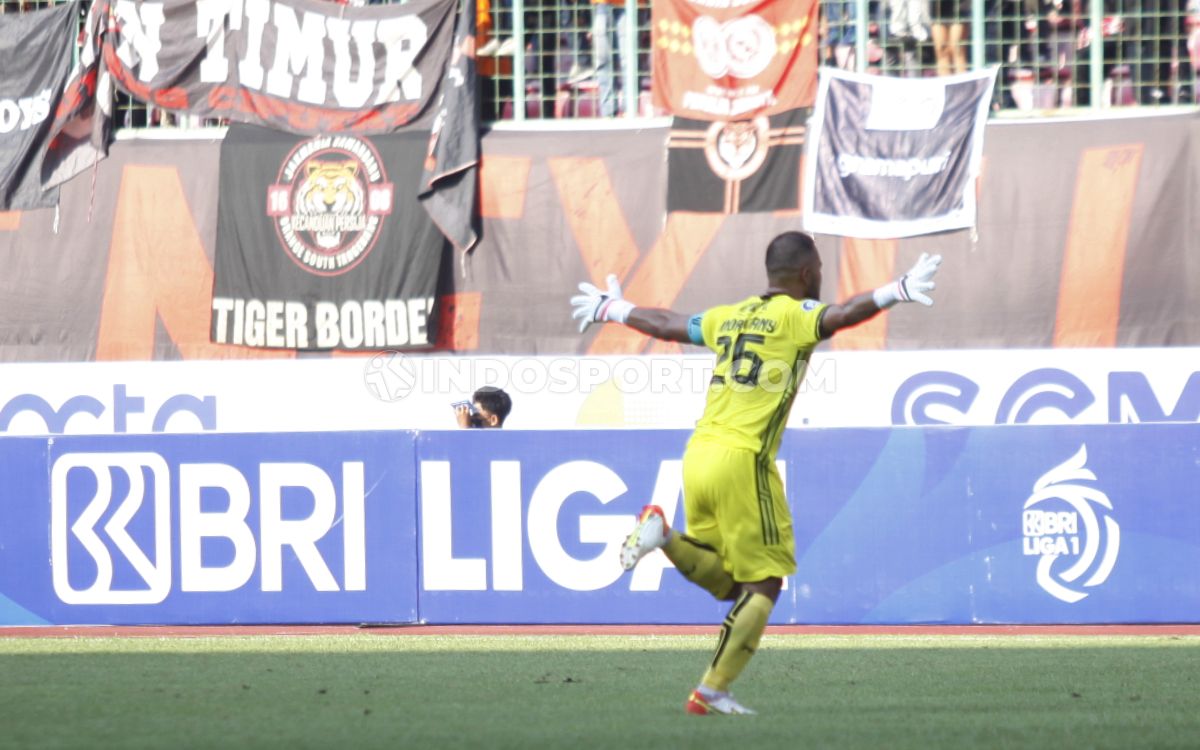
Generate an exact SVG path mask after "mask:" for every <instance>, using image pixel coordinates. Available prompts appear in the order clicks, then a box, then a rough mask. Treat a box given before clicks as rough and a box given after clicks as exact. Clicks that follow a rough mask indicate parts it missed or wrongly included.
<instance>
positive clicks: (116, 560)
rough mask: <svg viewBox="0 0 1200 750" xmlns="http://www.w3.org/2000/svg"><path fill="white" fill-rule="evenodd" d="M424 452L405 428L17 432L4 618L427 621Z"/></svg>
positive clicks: (5, 530)
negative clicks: (420, 528)
mask: <svg viewBox="0 0 1200 750" xmlns="http://www.w3.org/2000/svg"><path fill="white" fill-rule="evenodd" d="M412 457H413V438H412V435H411V434H409V433H402V432H392V433H383V432H375V433H358V434H339V435H330V434H328V433H326V434H323V435H304V434H297V433H292V434H287V435H273V436H271V435H267V436H263V435H242V436H233V435H210V436H195V435H193V436H186V437H180V436H174V437H172V436H162V435H158V436H154V437H152V438H151V437H126V438H113V437H106V438H59V439H56V440H54V441H51V443H50V444H49V445H47V442H46V441H45V440H41V441H34V440H26V439H19V440H10V441H5V442H4V443H0V463H2V465H3V466H4V469H5V478H6V482H5V488H4V490H3V492H0V508H2V509H3V512H2V515H3V517H4V519H5V523H4V524H3V525H0V621H3V622H4V623H5V624H37V623H42V622H50V623H56V624H71V623H84V624H148V623H163V624H193V623H194V624H233V623H238V624H243V623H322V622H376V621H383V620H387V621H409V622H411V621H413V620H415V619H416V613H417V601H416V581H417V577H416V576H417V570H416V567H415V565H416V562H417V558H416V554H415V549H416V535H415V532H416V527H415V523H414V515H413V506H412V497H413V493H414V484H413V482H414V480H415V477H414V474H413V463H412ZM35 498H36V500H35Z"/></svg>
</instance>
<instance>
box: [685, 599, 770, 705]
mask: <svg viewBox="0 0 1200 750" xmlns="http://www.w3.org/2000/svg"><path fill="white" fill-rule="evenodd" d="M774 608H775V602H773V601H771V597H769V596H763V595H762V594H755V593H753V592H750V591H747V592H745V593H743V594H742V595H741V596H739V597H738V600H737V601H736V602H734V604H733V608H732V609H730V610H729V615H728V616H727V617H726V618H725V623H724V624H723V625H721V639H720V640H719V641H718V642H717V653H716V655H715V656H713V660H712V664H711V665H709V667H708V671H707V672H705V673H704V679H702V680H701V681H700V684H701V685H704V686H705V687H708V688H712V689H713V690H728V689H729V685H730V683H732V682H733V681H734V680H736V679H737V677H738V675H740V674H741V673H742V670H743V669H745V668H746V664H747V663H749V661H750V657H751V656H754V652H755V650H757V649H758V642H759V641H761V640H762V634H763V630H764V629H765V628H766V627H767V618H768V617H770V616H771V610H772V609H774Z"/></svg>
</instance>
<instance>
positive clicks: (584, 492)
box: [417, 430, 727, 623]
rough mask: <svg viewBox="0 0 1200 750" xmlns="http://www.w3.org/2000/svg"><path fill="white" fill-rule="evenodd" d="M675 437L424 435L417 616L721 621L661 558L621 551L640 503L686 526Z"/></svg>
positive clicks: (715, 608) (683, 435)
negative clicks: (633, 564)
mask: <svg viewBox="0 0 1200 750" xmlns="http://www.w3.org/2000/svg"><path fill="white" fill-rule="evenodd" d="M687 438H688V433H687V432H683V431H674V430H673V431H651V430H646V431H641V430H638V431H587V432H572V433H562V432H517V431H514V432H505V433H501V432H499V431H490V430H479V431H475V430H465V431H462V432H423V433H421V434H420V436H419V437H418V439H417V454H418V457H419V458H418V472H419V484H420V498H419V501H418V514H419V526H420V529H421V550H420V552H421V565H420V568H421V596H420V604H421V612H420V614H421V619H422V620H424V621H426V622H435V623H455V622H461V623H540V622H554V623H628V622H644V623H654V622H663V623H673V622H716V621H719V620H720V619H721V618H722V617H724V612H725V610H726V609H727V606H726V605H724V604H722V603H719V602H716V601H714V600H713V599H712V598H711V597H708V596H707V595H706V594H704V593H703V592H702V591H700V590H699V589H697V588H696V587H695V586H693V585H692V584H690V583H688V582H687V581H686V580H684V579H683V577H682V576H680V575H679V574H678V573H676V572H675V571H674V570H673V569H672V568H671V566H670V563H669V562H668V561H667V560H666V558H665V557H663V556H662V555H661V554H654V555H651V556H649V557H647V558H645V559H644V560H642V562H641V563H640V564H639V565H638V567H637V568H636V569H635V570H634V571H633V572H632V573H626V572H625V571H624V570H622V568H621V565H620V562H619V557H618V551H619V549H620V545H621V542H622V541H623V540H624V538H625V535H626V534H628V533H629V530H630V528H632V527H633V525H634V523H635V521H636V520H637V514H638V512H639V511H640V510H641V509H642V506H643V505H645V504H646V503H650V502H653V503H657V504H658V505H661V506H662V507H663V509H664V510H665V511H666V513H667V515H668V517H670V518H673V519H675V520H674V522H675V523H677V524H678V523H681V519H682V517H683V506H682V502H681V497H682V494H681V491H682V485H681V482H682V474H681V471H680V457H681V456H682V455H683V448H684V445H685V443H686V441H687Z"/></svg>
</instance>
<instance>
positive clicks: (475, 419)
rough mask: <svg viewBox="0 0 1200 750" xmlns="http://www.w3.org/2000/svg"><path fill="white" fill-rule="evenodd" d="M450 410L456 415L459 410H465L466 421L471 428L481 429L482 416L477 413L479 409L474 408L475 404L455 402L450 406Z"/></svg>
mask: <svg viewBox="0 0 1200 750" xmlns="http://www.w3.org/2000/svg"><path fill="white" fill-rule="evenodd" d="M450 408H452V409H454V411H455V412H456V413H457V412H458V410H459V409H466V410H467V421H468V422H470V424H471V426H472V427H483V415H482V414H480V413H479V409H477V408H475V404H474V403H472V402H470V401H455V402H454V403H452V404H450Z"/></svg>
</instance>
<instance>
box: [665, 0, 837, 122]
mask: <svg viewBox="0 0 1200 750" xmlns="http://www.w3.org/2000/svg"><path fill="white" fill-rule="evenodd" d="M817 7H818V6H817V2H816V0H760V1H759V2H746V3H742V2H733V1H732V0H719V1H718V2H713V1H712V0H661V1H659V0H656V2H655V3H654V8H653V21H652V24H651V29H652V34H653V40H652V43H651V44H652V47H653V72H654V74H653V76H652V77H651V81H652V85H653V89H652V92H653V98H654V104H655V106H656V107H659V108H661V109H664V110H666V111H668V112H671V113H672V114H675V115H680V116H683V117H689V118H694V119H698V120H732V119H744V118H748V117H752V116H756V115H769V114H775V113H777V112H785V111H787V110H792V109H796V108H798V107H810V106H812V104H813V101H814V100H815V99H816V94H817V44H818V38H817Z"/></svg>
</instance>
